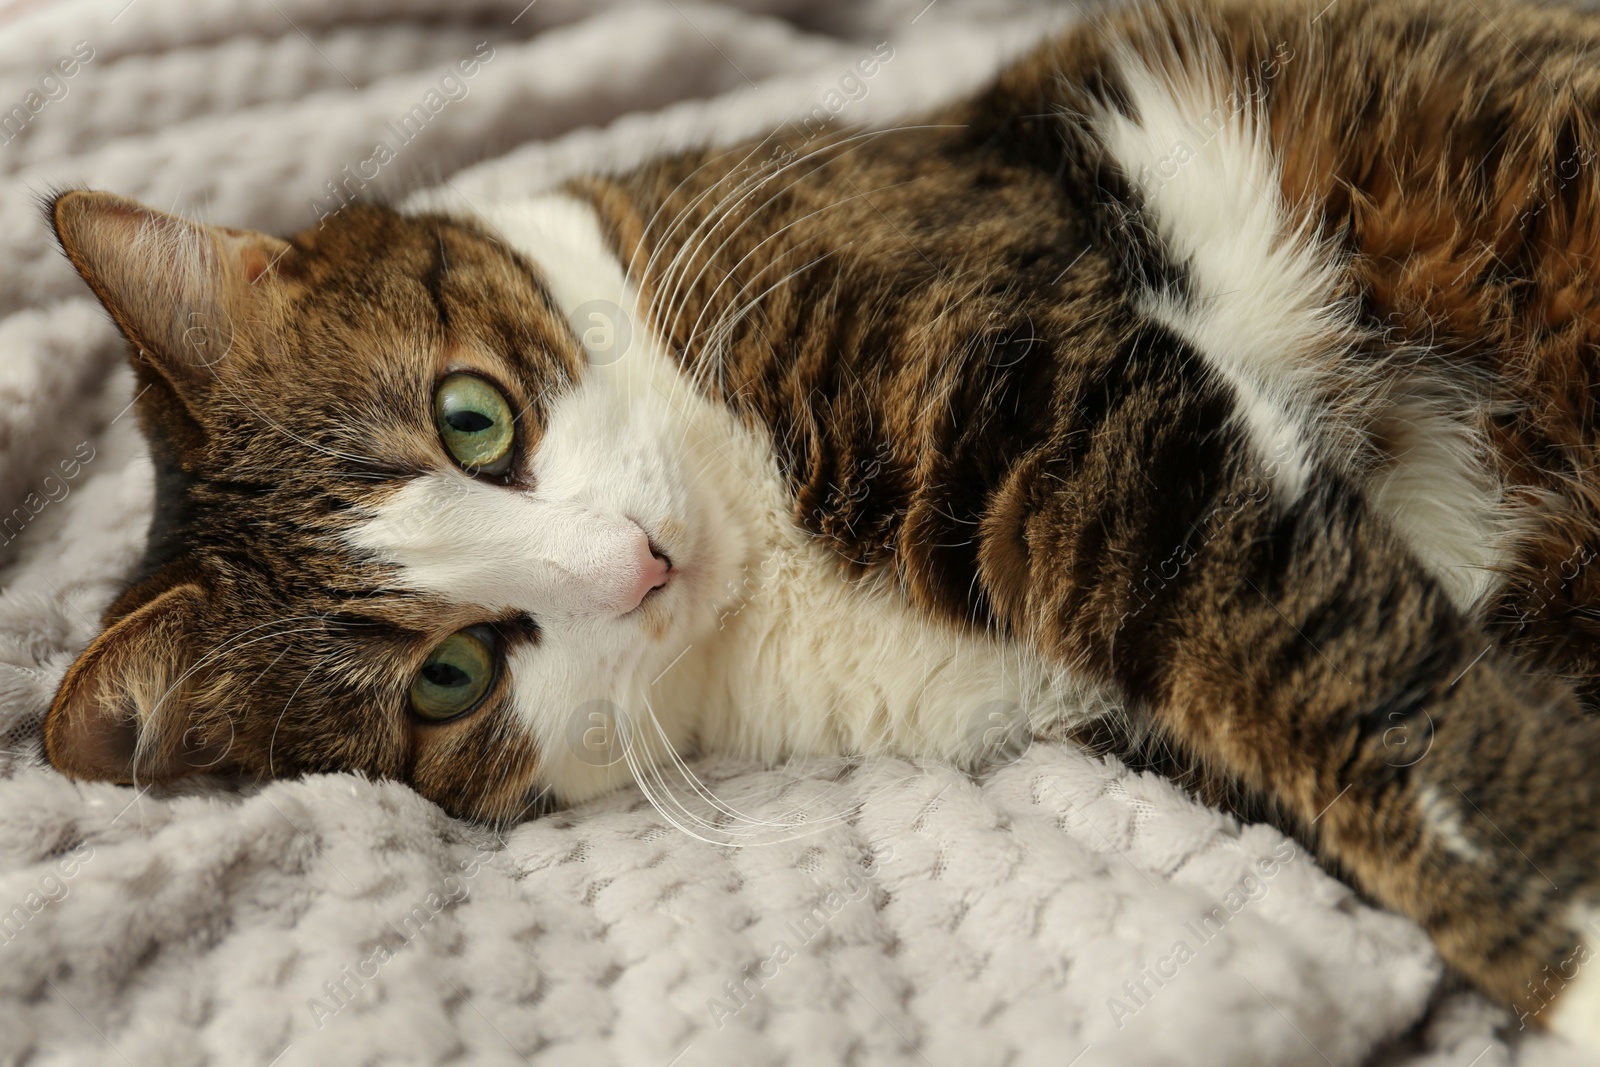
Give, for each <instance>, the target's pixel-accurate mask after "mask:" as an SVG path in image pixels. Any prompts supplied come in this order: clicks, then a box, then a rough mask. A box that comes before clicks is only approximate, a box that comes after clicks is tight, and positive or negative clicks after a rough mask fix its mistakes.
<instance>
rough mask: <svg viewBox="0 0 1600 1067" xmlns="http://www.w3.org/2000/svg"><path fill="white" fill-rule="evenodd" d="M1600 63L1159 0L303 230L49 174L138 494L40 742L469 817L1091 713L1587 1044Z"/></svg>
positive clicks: (1351, 13)
mask: <svg viewBox="0 0 1600 1067" xmlns="http://www.w3.org/2000/svg"><path fill="white" fill-rule="evenodd" d="M1319 9H1322V10H1319ZM1496 20H1500V21H1496ZM1597 57H1600V20H1594V19H1589V18H1584V17H1580V16H1576V15H1569V14H1563V13H1559V12H1546V11H1535V10H1532V9H1521V8H1515V7H1510V6H1499V5H1496V6H1495V7H1494V8H1493V11H1492V12H1489V13H1485V12H1483V11H1481V10H1479V9H1477V8H1476V6H1475V5H1472V4H1467V5H1460V6H1458V5H1454V4H1442V5H1440V6H1438V7H1432V6H1429V5H1424V4H1422V3H1418V2H1407V3H1404V4H1395V5H1393V6H1385V5H1382V4H1379V3H1376V2H1373V0H1366V2H1363V0H1343V2H1342V3H1340V4H1336V5H1331V6H1329V7H1327V8H1325V9H1323V5H1322V4H1312V5H1300V4H1283V5H1278V4H1270V5H1265V4H1264V5H1260V6H1255V7H1249V6H1247V7H1229V8H1223V9H1212V8H1211V7H1209V6H1206V5H1203V4H1196V5H1188V6H1184V7H1181V8H1176V9H1154V10H1141V11H1139V12H1136V13H1133V14H1129V15H1125V16H1123V17H1121V18H1120V19H1117V20H1110V21H1106V22H1104V23H1100V24H1096V25H1093V26H1086V27H1083V28H1080V29H1078V30H1075V31H1073V32H1071V33H1069V34H1068V35H1066V36H1065V37H1063V38H1061V39H1059V40H1057V41H1054V42H1050V43H1048V44H1047V45H1045V46H1044V47H1043V48H1042V49H1040V50H1039V51H1038V52H1037V53H1035V54H1033V55H1032V56H1030V57H1028V58H1026V59H1024V60H1022V61H1021V62H1019V63H1017V64H1015V65H1013V66H1012V67H1011V68H1009V69H1008V70H1007V71H1006V72H1005V73H1003V74H1002V75H1001V77H1000V79H999V80H998V82H997V83H996V85H995V86H994V87H992V88H991V89H989V90H987V91H985V92H983V93H981V94H979V95H978V96H977V97H976V98H974V99H973V100H971V101H968V102H966V103H963V104H961V105H959V106H956V107H954V108H950V109H948V110H946V111H944V112H942V113H939V114H936V115H932V116H929V118H928V119H927V121H925V122H921V123H918V124H915V125H913V126H908V127H904V128H898V129H895V130H892V131H878V132H871V133H828V134H826V135H824V136H822V137H816V138H808V137H806V136H804V135H803V134H802V133H800V132H799V131H796V130H787V131H780V132H779V134H777V135H775V136H774V137H773V138H771V139H769V140H768V141H766V142H763V143H762V144H760V145H756V146H747V147H746V148H742V149H739V150H735V151H731V152H716V153H706V154H690V155H686V156H684V157H681V158H674V159H669V160H664V161H661V162H658V163H654V164H651V165H649V166H647V167H645V168H642V169H641V170H639V171H637V172H634V173H631V174H627V175H622V176H618V177H615V178H607V179H596V180H594V181H591V182H585V183H580V184H578V185H576V186H574V187H572V188H570V189H568V190H566V191H564V192H560V193H554V194H550V195H547V196H543V197H538V198H534V199H531V200H528V201H525V202H521V203H511V204H500V205H492V206H489V205H483V206H479V207H477V208H475V209H473V210H470V211H458V212H457V213H454V214H449V215H447V214H441V213H429V212H426V211H422V212H419V213H414V214H411V215H409V216H401V215H397V214H395V213H392V212H389V211H386V210H381V209H376V208H364V207H357V208H351V209H348V210H347V211H345V212H343V213H341V214H340V215H339V216H336V217H334V218H332V219H329V220H326V221H325V225H324V226H323V227H321V228H319V229H316V230H311V231H308V232H306V233H304V234H302V235H299V236H298V237H297V238H295V239H294V241H293V242H292V243H285V242H282V241H278V240H276V239H274V238H268V237H265V236H262V235H257V234H246V233H239V232H236V231H220V230H214V229H205V228H200V227H195V226H193V225H192V224H188V223H184V222H181V221H179V220H176V219H172V218H170V217H167V216H161V215H159V214H156V213H152V212H149V211H147V210H145V209H140V208H137V207H136V206H134V205H131V204H130V203H128V202H126V201H120V200H116V199H115V198H109V197H105V196H102V195H99V194H81V193H74V194H67V195H65V196H63V197H60V198H58V199H57V200H56V201H55V202H54V215H53V217H54V221H55V224H56V226H57V230H58V233H59V234H60V235H61V238H62V242H63V245H64V247H65V248H66V250H67V252H68V254H69V255H70V256H71V257H72V259H73V261H74V263H75V264H76V265H77V266H78V268H79V270H80V271H81V272H82V273H83V274H84V276H85V277H86V279H88V280H89V282H90V283H91V285H92V286H93V287H94V288H95V290H96V292H97V293H98V294H99V295H100V296H101V298H102V300H104V301H105V303H106V304H107V307H108V308H109V309H110V310H111V312H112V314H113V315H114V316H115V317H116V318H117V320H118V322H119V324H120V325H121V326H122V327H123V329H124V330H125V331H126V332H127V333H128V334H129V336H130V338H132V339H133V340H134V342H135V344H136V346H137V347H139V348H140V349H141V350H143V352H144V353H145V354H144V355H142V356H138V357H136V358H135V366H136V368H137V369H138V371H139V374H140V380H141V386H142V387H144V388H146V389H147V390H148V395H146V394H141V401H140V404H141V412H142V415H143V417H144V420H145V422H144V424H145V427H146V429H147V432H149V434H150V435H151V437H152V442H153V450H154V452H155V454H156V458H157V465H158V471H159V472H160V473H159V477H160V485H161V499H160V501H159V505H160V506H159V507H158V518H157V523H156V527H155V529H154V530H153V532H152V540H151V550H150V554H149V557H148V558H147V561H146V566H145V568H144V572H143V573H142V574H141V575H140V576H139V577H138V580H137V581H136V582H135V583H134V584H133V586H132V587H131V588H130V589H129V591H128V592H127V593H126V594H124V596H123V597H122V598H121V599H119V601H118V602H117V603H116V604H114V605H113V606H112V608H111V609H110V611H109V612H108V614H107V623H108V627H109V628H108V630H107V632H106V633H105V634H103V635H102V636H101V638H99V639H98V640H97V641H96V643H95V644H94V645H93V646H91V648H90V649H89V650H88V651H87V652H86V653H85V654H84V656H83V657H82V658H81V659H80V660H79V662H78V663H77V664H76V665H75V666H74V667H73V669H72V671H70V672H69V674H68V676H67V678H66V679H65V681H64V682H63V685H62V689H61V693H60V694H59V695H58V698H57V701H56V705H55V707H54V708H53V709H52V714H51V719H50V722H49V726H48V730H47V740H48V744H49V750H50V754H51V758H52V759H53V760H54V761H55V762H56V763H57V764H58V765H59V766H62V767H63V768H64V769H66V770H68V771H70V772H72V773H75V774H80V775H84V776H93V777H111V778H120V779H124V780H126V779H131V778H133V777H135V776H140V777H149V778H163V777H171V776H174V775H176V774H180V773H185V772H187V771H188V770H191V769H193V768H194V767H196V766H200V767H205V766H219V767H222V766H225V767H230V768H237V769H240V770H243V771H247V772H253V773H260V774H284V773H299V772H304V771H308V770H318V769H360V770H365V771H368V772H371V773H376V774H383V775H390V776H394V777H399V778H403V779H405V780H408V781H410V782H412V783H413V784H414V785H415V786H416V787H417V788H418V789H419V790H421V791H422V792H423V793H425V794H426V795H428V796H430V797H433V798H435V799H437V800H439V801H440V802H441V803H443V804H445V805H446V806H447V807H449V808H450V809H451V810H454V811H457V812H461V813H463V814H471V815H478V816H487V817H497V818H507V817H515V816H517V815H518V814H520V813H522V812H523V811H525V810H527V809H528V808H529V807H530V806H532V805H534V804H536V803H537V802H538V801H539V800H540V799H541V798H547V797H548V798H553V799H555V800H557V801H573V800H579V799H582V798H584V797H587V796H590V795H593V794H594V793H595V792H597V791H599V790H601V789H605V788H610V787H613V786H616V785H619V784H621V783H624V782H626V781H629V780H632V779H637V780H639V782H640V784H641V785H642V786H643V787H644V788H645V789H646V790H647V791H648V792H650V793H651V795H652V798H653V799H657V800H658V801H659V802H663V803H671V798H669V797H666V796H664V795H663V794H664V789H663V787H662V779H661V777H660V775H659V773H658V772H655V771H653V770H652V767H653V766H654V765H656V764H657V763H660V762H663V761H667V760H670V759H671V757H672V755H673V753H674V752H688V751H692V750H733V751H742V752H751V753H756V754H759V755H760V756H762V757H764V758H768V759H772V760H780V759H785V758H790V757H794V756H802V755H807V754H813V753H845V754H850V753H872V752H878V751H885V750H890V751H896V752H901V753H907V754H911V755H916V756H928V757H935V758H940V759H946V760H954V761H958V762H961V763H963V764H965V765H968V766H974V767H979V766H981V765H982V764H983V763H984V762H985V761H987V760H992V759H994V758H997V756H999V755H1001V754H1003V753H1004V752H1006V751H1010V746H1011V745H1012V744H1013V743H1014V741H1015V739H1016V737H1017V735H1018V734H1019V733H1021V734H1028V733H1036V734H1043V735H1050V736H1057V735H1061V734H1065V733H1067V732H1068V731H1070V730H1071V729H1072V728H1074V727H1075V726H1078V725H1080V724H1082V723H1083V722H1084V720H1085V719H1086V718H1087V717H1089V716H1091V715H1093V714H1098V713H1101V712H1104V711H1105V710H1106V709H1108V708H1119V709H1125V710H1119V711H1117V713H1116V714H1117V716H1118V717H1119V719H1120V718H1121V717H1123V716H1125V717H1126V722H1127V723H1128V724H1130V725H1131V726H1132V727H1133V728H1134V732H1135V733H1140V732H1144V731H1149V732H1150V733H1151V735H1152V736H1154V737H1156V738H1157V739H1158V741H1159V743H1160V744H1163V745H1167V746H1171V748H1173V749H1174V750H1175V751H1177V752H1179V753H1180V754H1181V755H1182V757H1183V758H1184V759H1185V760H1186V761H1188V762H1191V763H1193V764H1195V765H1197V766H1199V767H1201V768H1203V769H1204V770H1205V771H1206V772H1207V773H1209V774H1213V775H1216V776H1219V777H1220V778H1221V779H1222V780H1224V781H1225V782H1226V783H1227V784H1228V786H1229V787H1230V788H1232V789H1234V790H1237V791H1238V792H1239V793H1241V794H1242V795H1244V796H1245V797H1247V798H1249V799H1251V800H1252V801H1253V802H1255V803H1258V804H1259V805H1261V806H1262V807H1264V808H1266V809H1269V810H1271V811H1272V812H1273V813H1274V814H1275V815H1276V816H1277V817H1278V818H1279V819H1280V820H1281V821H1283V822H1284V823H1285V825H1287V826H1289V827H1291V828H1293V829H1295V830H1296V831H1297V832H1298V833H1300V834H1301V836H1302V837H1303V838H1304V839H1306V840H1307V841H1308V842H1309V843H1311V844H1312V845H1314V846H1315V847H1316V848H1317V850H1318V852H1319V854H1320V855H1321V856H1323V857H1324V858H1325V859H1326V860H1327V861H1328V862H1330V863H1331V864H1333V865H1335V866H1336V867H1337V868H1338V869H1339V870H1340V871H1341V872H1342V873H1344V874H1345V875H1346V876H1347V877H1348V878H1350V879H1351V880H1352V881H1353V882H1354V883H1355V884H1357V885H1358V886H1359V887H1360V888H1361V889H1362V890H1363V891H1365V892H1366V893H1368V894H1369V895H1371V896H1372V897H1374V898H1375V899H1377V900H1379V901H1381V902H1383V903H1384V904H1386V905H1388V906H1391V907H1394V908H1396V909H1397V910H1400V911H1402V912H1404V913H1406V914H1409V915H1411V916H1413V917H1415V918H1416V919H1418V921H1420V922H1422V923H1423V924H1424V925H1425V926H1426V927H1427V928H1428V929H1429V930H1430V932H1431V933H1432V934H1433V935H1434V937H1435V939H1436V940H1437V941H1438V943H1439V945H1440V947H1441V949H1442V950H1443V951H1444V953H1445V955H1446V956H1447V957H1448V958H1449V959H1450V960H1451V962H1452V963H1454V964H1455V965H1456V966H1458V967H1459V968H1461V970H1462V971H1464V972H1465V973H1466V974H1467V975H1468V976H1469V977H1471V978H1472V979H1473V980H1474V981H1475V982H1476V983H1477V984H1478V985H1479V986H1480V987H1482V988H1484V989H1485V990H1487V991H1489V992H1490V993H1492V994H1494V995H1496V996H1498V997H1501V998H1503V999H1505V1000H1508V1001H1511V1002H1513V1003H1516V1004H1517V1005H1518V1006H1519V1007H1520V1008H1521V1009H1522V1010H1523V1011H1524V1012H1525V1013H1526V1016H1527V1017H1529V1018H1532V1019H1534V1020H1536V1021H1538V1022H1540V1023H1546V1024H1551V1023H1553V1024H1555V1025H1557V1026H1558V1027H1559V1028H1561V1029H1563V1030H1564V1031H1566V1032H1568V1033H1571V1034H1573V1035H1576V1036H1581V1037H1584V1038H1586V1039H1588V1040H1590V1041H1591V1042H1593V1043H1594V1044H1595V1045H1596V1046H1600V979H1597V978H1596V977H1595V971H1594V968H1593V967H1592V966H1591V965H1589V961H1590V954H1591V953H1592V952H1594V951H1595V950H1596V949H1597V948H1600V776H1597V775H1596V774H1595V772H1594V768H1595V766H1596V763H1597V761H1600V725H1597V723H1596V721H1595V720H1593V719H1591V718H1590V717H1589V716H1588V714H1587V713H1586V712H1585V710H1584V709H1583V707H1582V705H1581V702H1580V700H1579V699H1578V697H1577V696H1576V695H1575V692H1574V690H1575V689H1576V691H1577V693H1581V694H1583V695H1584V696H1585V697H1587V698H1590V699H1592V698H1594V696H1595V695H1596V694H1597V692H1600V575H1597V573H1596V572H1595V571H1594V570H1593V569H1592V568H1588V567H1587V564H1588V562H1589V560H1590V559H1592V558H1593V553H1592V552H1591V551H1590V549H1591V547H1594V548H1600V476H1597V475H1596V474H1595V472H1594V467H1595V464H1594V459H1595V458H1597V452H1600V437H1597V433H1596V428H1595V420H1594V403H1595V399H1594V398H1595V393H1596V391H1597V390H1600V356H1597V353H1600V349H1597V347H1596V342H1597V340H1600V337H1597V331H1600V325H1597V323H1596V321H1595V320H1593V319H1591V318H1590V316H1591V315H1592V314H1593V313H1594V310H1595V308H1596V306H1597V304H1600V279H1596V278H1595V277H1594V276H1593V273H1592V270H1593V268H1592V263H1593V258H1594V257H1595V256H1596V255H1600V212H1597V210H1596V209H1597V208H1600V176H1597V174H1596V173H1595V168H1593V167H1590V166H1589V165H1588V164H1589V163H1590V162H1591V161H1592V160H1593V155H1592V154H1588V155H1582V153H1585V152H1587V151H1588V148H1589V147H1590V146H1594V145H1595V144H1596V143H1597V142H1600V137H1597V129H1596V127H1597V121H1596V120H1597V119H1600V68H1597V67H1596V66H1595V65H1594V63H1593V60H1594V59H1595V58H1597ZM1580 157H1581V158H1582V165H1576V166H1575V165H1573V163H1572V161H1573V160H1578V159H1580ZM151 262H155V263H157V264H159V265H160V269H159V270H154V271H152V270H151V269H150V266H149V265H150V263H151ZM596 315H599V316H600V319H599V320H596V319H595V316H596ZM592 325H593V326H596V327H599V328H601V333H600V334H596V335H595V336H593V337H591V336H590V334H589V332H588V330H589V327H590V326H592ZM606 329H609V330H611V331H617V330H625V331H626V332H627V333H628V334H629V335H630V336H629V337H628V340H627V342H626V343H619V342H618V339H617V337H616V335H615V333H613V334H611V335H610V336H609V337H607V336H606V335H605V330H606ZM463 413H465V415H463ZM497 413H499V414H497ZM502 416H503V417H502ZM452 420H455V421H452ZM491 446H492V447H491ZM464 456H468V457H471V458H470V461H469V459H466V458H463V457H464ZM1586 553H1587V554H1588V558H1585V554H1586ZM1552 573H1553V574H1555V575H1558V576H1559V579H1558V580H1556V581H1551V580H1549V576H1550V575H1551V574H1552ZM463 635H465V636H463ZM449 642H456V643H455V644H453V645H451V644H449ZM447 646H448V647H447ZM441 650H443V651H441ZM447 653H448V654H447ZM440 657H443V658H440ZM430 671H431V672H432V673H429V672H430ZM474 687H475V688H474ZM463 694H465V695H471V696H473V699H472V701H471V702H470V703H465V702H463V703H451V701H452V700H454V699H456V697H458V696H462V695H463ZM408 701H409V705H408ZM630 745H631V748H630V747H629V746H630ZM624 750H626V751H624ZM1591 924H1593V925H1591ZM1580 956H1581V958H1582V962H1581V963H1579V964H1576V965H1574V964H1573V963H1572V961H1573V960H1575V959H1579V957H1580ZM1552 968H1553V970H1552Z"/></svg>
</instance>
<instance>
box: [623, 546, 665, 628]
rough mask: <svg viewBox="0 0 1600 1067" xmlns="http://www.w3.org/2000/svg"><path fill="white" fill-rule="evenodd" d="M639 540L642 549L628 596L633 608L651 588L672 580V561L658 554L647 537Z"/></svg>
mask: <svg viewBox="0 0 1600 1067" xmlns="http://www.w3.org/2000/svg"><path fill="white" fill-rule="evenodd" d="M639 542H640V544H641V546H642V551H641V553H640V556H641V558H640V559H639V561H638V578H637V579H636V580H635V581H634V585H633V592H632V594H631V596H630V597H629V599H630V600H631V601H632V603H633V607H634V608H636V607H638V606H639V605H640V604H642V603H644V598H645V597H647V596H649V595H650V593H651V591H652V590H656V589H660V588H661V587H662V586H664V585H666V584H667V583H668V582H669V581H671V580H672V561H671V560H669V559H667V558H666V557H665V556H662V555H659V554H658V553H657V552H656V550H655V548H654V547H653V546H652V545H651V544H650V539H649V538H648V537H641V538H640V539H639ZM629 610H630V611H631V610H633V609H632V608H630V609H629Z"/></svg>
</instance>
